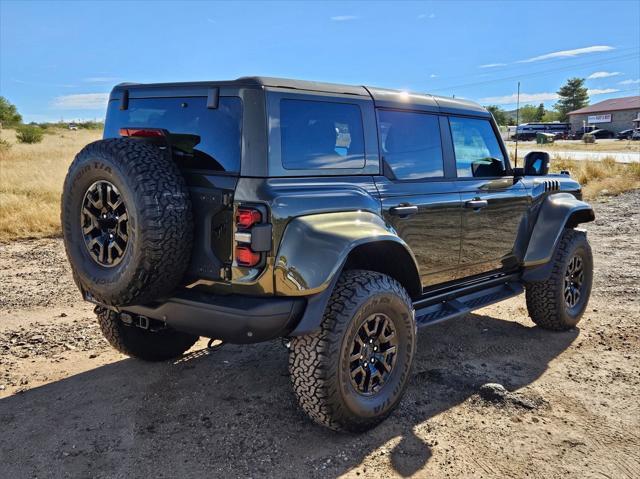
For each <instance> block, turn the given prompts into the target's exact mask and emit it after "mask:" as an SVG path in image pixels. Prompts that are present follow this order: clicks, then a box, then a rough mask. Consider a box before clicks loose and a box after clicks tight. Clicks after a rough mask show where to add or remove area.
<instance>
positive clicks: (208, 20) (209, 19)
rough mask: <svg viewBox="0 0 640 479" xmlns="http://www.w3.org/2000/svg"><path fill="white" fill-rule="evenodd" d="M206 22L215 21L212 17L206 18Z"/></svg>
mask: <svg viewBox="0 0 640 479" xmlns="http://www.w3.org/2000/svg"><path fill="white" fill-rule="evenodd" d="M207 22H209V23H217V22H216V21H215V20H214V19H213V18H207Z"/></svg>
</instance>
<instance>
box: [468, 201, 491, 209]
mask: <svg viewBox="0 0 640 479" xmlns="http://www.w3.org/2000/svg"><path fill="white" fill-rule="evenodd" d="M488 204H489V202H488V201H487V200H469V201H467V202H466V203H465V204H464V206H465V207H467V208H473V209H474V210H479V209H480V208H484V207H485V206H487V205H488Z"/></svg>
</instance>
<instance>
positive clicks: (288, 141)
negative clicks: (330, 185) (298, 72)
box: [280, 99, 365, 170]
mask: <svg viewBox="0 0 640 479" xmlns="http://www.w3.org/2000/svg"><path fill="white" fill-rule="evenodd" d="M280 132H281V141H282V166H283V167H284V168H286V169H287V170H312V169H317V168H340V169H343V168H364V164H365V156H364V131H363V127H362V114H361V112H360V108H359V107H358V105H353V104H350V103H337V102H336V103H331V102H325V101H309V100H288V99H284V100H281V101H280Z"/></svg>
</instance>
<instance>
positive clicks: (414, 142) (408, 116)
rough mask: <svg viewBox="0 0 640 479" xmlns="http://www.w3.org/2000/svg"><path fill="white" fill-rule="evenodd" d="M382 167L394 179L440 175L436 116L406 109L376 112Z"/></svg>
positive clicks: (440, 150) (438, 131) (440, 145)
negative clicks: (389, 172) (383, 165)
mask: <svg viewBox="0 0 640 479" xmlns="http://www.w3.org/2000/svg"><path fill="white" fill-rule="evenodd" d="M378 124H379V128H380V142H381V148H382V154H383V160H384V163H385V167H386V168H388V169H389V170H390V171H391V173H392V176H393V178H394V179H398V180H419V179H423V178H441V177H443V176H444V166H443V161H442V144H441V141H440V124H439V121H438V117H437V116H435V115H428V114H424V113H413V112H407V111H390V110H379V111H378Z"/></svg>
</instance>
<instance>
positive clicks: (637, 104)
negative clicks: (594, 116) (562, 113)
mask: <svg viewBox="0 0 640 479" xmlns="http://www.w3.org/2000/svg"><path fill="white" fill-rule="evenodd" d="M637 109H640V96H626V97H623V98H611V99H610V100H604V101H600V102H598V103H594V104H593V105H589V106H585V107H584V108H580V109H579V110H575V111H572V112H570V113H569V115H581V114H584V113H601V112H606V111H619V110H637Z"/></svg>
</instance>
